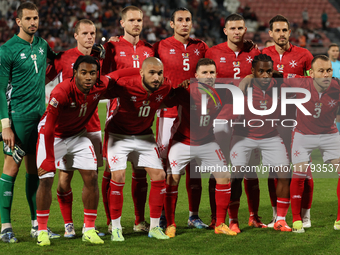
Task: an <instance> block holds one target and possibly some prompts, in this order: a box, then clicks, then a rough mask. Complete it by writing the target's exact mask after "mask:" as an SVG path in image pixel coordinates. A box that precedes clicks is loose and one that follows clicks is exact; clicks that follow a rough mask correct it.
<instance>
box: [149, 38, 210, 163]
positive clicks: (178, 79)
mask: <svg viewBox="0 0 340 255" xmlns="http://www.w3.org/2000/svg"><path fill="white" fill-rule="evenodd" d="M207 50H208V45H207V44H206V43H205V42H203V41H202V40H199V39H191V38H189V43H188V44H183V43H181V42H180V41H178V40H176V39H175V37H174V36H172V37H169V38H167V39H164V40H162V41H160V42H157V43H155V44H154V51H155V56H156V57H158V58H160V60H162V62H163V65H164V76H165V77H168V78H169V79H170V80H171V83H172V85H173V87H174V88H175V87H176V86H177V85H178V84H180V83H182V82H183V81H184V80H190V79H191V78H194V77H195V71H196V65H197V62H198V60H200V59H201V58H204V56H205V52H206V51H207ZM157 116H158V118H157V127H156V128H157V133H156V141H157V145H158V147H159V150H160V155H161V158H164V159H165V158H167V153H168V146H169V141H170V139H171V137H172V135H173V133H172V132H175V131H176V128H175V129H173V131H171V130H172V129H171V127H172V126H173V123H174V121H175V119H176V117H177V107H172V108H166V109H162V110H159V111H158V112H157Z"/></svg>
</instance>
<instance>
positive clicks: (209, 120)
mask: <svg viewBox="0 0 340 255" xmlns="http://www.w3.org/2000/svg"><path fill="white" fill-rule="evenodd" d="M216 75H217V73H216V64H215V62H214V61H213V60H212V59H208V58H201V59H200V60H199V61H198V63H197V66H196V73H195V77H196V79H197V82H195V83H192V84H191V85H190V88H187V89H182V88H180V89H177V91H176V96H175V97H174V99H172V101H170V102H168V101H165V104H166V105H168V106H172V105H178V119H179V120H180V124H179V126H178V128H177V131H176V133H175V134H174V136H173V139H172V141H171V144H170V149H169V154H168V160H169V163H170V166H169V168H168V170H167V174H168V176H167V184H168V185H169V186H170V187H171V189H172V190H174V189H175V188H174V187H178V185H179V181H180V179H181V175H182V174H185V167H186V166H187V164H189V163H190V162H191V161H192V160H195V161H198V162H197V166H196V167H195V168H196V169H197V167H198V168H201V167H205V168H209V167H220V168H221V169H222V168H225V169H227V164H226V160H225V158H224V155H223V153H222V152H221V149H220V147H219V146H218V144H217V143H216V141H215V137H214V134H213V120H214V119H215V118H216V117H217V115H218V113H219V112H220V111H221V108H222V105H221V104H222V102H225V103H232V97H231V94H230V92H229V91H228V92H229V93H228V92H227V93H225V91H222V92H219V91H218V90H215V89H214V86H215V79H216ZM210 93H213V94H214V93H216V94H219V99H220V102H218V105H217V107H216V104H214V102H213V100H210V101H209V102H208V104H207V112H208V114H203V113H202V112H201V101H202V94H210ZM221 98H222V100H221ZM212 174H213V175H214V177H215V178H216V180H217V184H216V192H215V196H216V207H217V213H216V215H217V221H216V227H215V233H216V234H226V235H237V233H236V232H234V231H232V230H230V229H229V228H228V226H227V225H226V224H225V218H226V215H227V208H228V204H229V200H230V194H231V192H230V173H229V171H224V172H223V171H220V172H218V171H216V172H213V173H212ZM177 189H178V188H177ZM175 209H176V203H173V204H170V205H169V204H166V205H165V213H166V215H169V212H168V210H172V212H171V213H172V214H173V215H174V214H175ZM171 228H174V229H175V230H176V225H175V223H172V224H169V223H168V228H167V230H168V229H171ZM175 233H176V231H168V232H167V235H168V236H169V237H175Z"/></svg>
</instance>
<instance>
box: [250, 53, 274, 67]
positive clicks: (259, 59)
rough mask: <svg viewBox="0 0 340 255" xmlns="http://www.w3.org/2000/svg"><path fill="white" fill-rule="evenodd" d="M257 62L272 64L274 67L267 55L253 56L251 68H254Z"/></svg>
mask: <svg viewBox="0 0 340 255" xmlns="http://www.w3.org/2000/svg"><path fill="white" fill-rule="evenodd" d="M258 62H272V65H274V62H273V60H272V58H271V57H269V56H268V55H267V54H260V55H257V56H255V57H254V60H253V63H252V64H251V66H252V68H255V66H256V64H257V63H258Z"/></svg>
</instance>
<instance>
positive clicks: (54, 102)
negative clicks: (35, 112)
mask: <svg viewBox="0 0 340 255" xmlns="http://www.w3.org/2000/svg"><path fill="white" fill-rule="evenodd" d="M58 104H59V102H58V101H57V99H55V98H54V97H53V98H52V99H51V101H50V105H52V106H53V107H54V108H57V106H58Z"/></svg>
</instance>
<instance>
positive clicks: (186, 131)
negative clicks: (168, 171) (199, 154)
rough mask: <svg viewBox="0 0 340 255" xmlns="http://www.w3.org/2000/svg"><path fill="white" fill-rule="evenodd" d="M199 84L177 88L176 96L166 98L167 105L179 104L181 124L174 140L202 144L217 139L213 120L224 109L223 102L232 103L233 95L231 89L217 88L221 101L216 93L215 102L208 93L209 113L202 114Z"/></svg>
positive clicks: (189, 143)
mask: <svg viewBox="0 0 340 255" xmlns="http://www.w3.org/2000/svg"><path fill="white" fill-rule="evenodd" d="M200 91H201V90H200V89H198V84H197V83H194V84H191V85H190V87H189V88H187V89H183V88H177V89H176V92H175V93H176V95H175V96H174V98H170V99H168V100H165V104H166V105H172V104H178V105H179V107H178V120H179V121H180V124H179V126H178V128H177V131H176V133H175V134H174V137H173V140H176V141H179V142H181V143H184V144H188V145H194V146H195V145H202V144H206V143H209V142H212V141H214V140H215V136H214V132H213V121H214V119H215V118H216V117H217V115H218V114H219V112H220V111H221V109H222V105H221V103H223V102H224V103H225V102H227V103H228V104H232V102H233V100H232V96H231V93H230V91H229V90H222V89H216V90H215V91H216V92H217V94H218V95H219V97H220V99H221V102H220V101H219V99H218V98H217V96H216V95H214V92H212V95H213V96H214V99H215V102H214V100H213V99H212V98H210V96H209V95H207V99H208V104H207V114H206V115H202V113H201V110H202V109H201V104H202V93H201V92H200Z"/></svg>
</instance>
